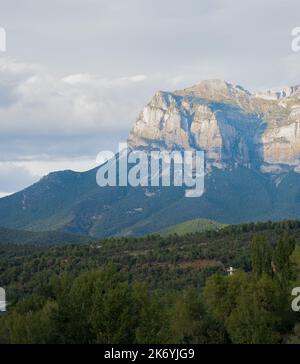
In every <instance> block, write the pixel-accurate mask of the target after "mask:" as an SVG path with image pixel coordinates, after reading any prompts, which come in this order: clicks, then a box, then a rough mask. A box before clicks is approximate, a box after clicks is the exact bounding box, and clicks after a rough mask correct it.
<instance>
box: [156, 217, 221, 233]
mask: <svg viewBox="0 0 300 364" xmlns="http://www.w3.org/2000/svg"><path fill="white" fill-rule="evenodd" d="M225 226H226V225H224V224H220V223H218V222H216V221H213V220H208V219H194V220H188V221H185V222H182V223H181V224H177V225H173V226H169V227H167V228H165V229H163V230H161V231H159V234H160V235H162V236H168V235H171V234H177V235H185V234H193V233H199V232H203V231H210V230H214V231H216V230H219V229H222V228H223V227H225Z"/></svg>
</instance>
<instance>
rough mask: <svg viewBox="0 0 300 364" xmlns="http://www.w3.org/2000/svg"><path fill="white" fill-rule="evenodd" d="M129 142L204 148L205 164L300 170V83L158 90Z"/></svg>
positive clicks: (208, 84)
mask: <svg viewBox="0 0 300 364" xmlns="http://www.w3.org/2000/svg"><path fill="white" fill-rule="evenodd" d="M128 142H129V144H130V145H131V147H134V148H159V149H184V150H187V149H189V150H194V149H196V150H204V151H205V153H206V161H207V166H208V167H210V166H215V167H217V168H227V167H229V166H232V165H240V166H246V167H250V168H259V169H260V170H261V171H262V172H264V173H278V172H280V171H282V170H286V169H289V170H294V171H296V172H299V171H300V158H299V157H300V87H299V86H295V87H286V88H284V89H283V90H281V91H272V90H271V91H266V92H258V93H256V94H251V93H250V92H249V91H247V90H245V89H244V88H243V87H241V86H238V85H232V84H229V83H227V82H224V81H220V80H210V81H203V82H201V83H200V84H198V85H195V86H193V87H190V88H187V89H184V90H179V91H175V92H157V93H156V94H155V96H154V97H153V99H152V100H151V101H150V102H149V104H148V105H146V107H145V108H144V110H143V111H142V112H141V113H140V115H139V117H138V119H137V121H136V123H135V125H134V127H133V130H132V131H131V133H130V135H129V138H128Z"/></svg>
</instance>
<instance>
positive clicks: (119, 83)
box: [0, 59, 147, 136]
mask: <svg viewBox="0 0 300 364" xmlns="http://www.w3.org/2000/svg"><path fill="white" fill-rule="evenodd" d="M146 80H147V76H145V75H134V76H131V77H121V78H116V79H106V78H101V77H99V76H96V75H91V74H73V75H68V76H65V77H57V76H55V75H53V74H51V73H50V72H49V71H48V70H46V69H44V68H42V67H41V66H38V65H25V64H22V63H18V62H16V61H14V60H10V59H2V60H1V62H0V83H1V86H2V89H1V93H2V97H1V100H2V102H0V129H1V132H2V135H3V133H4V134H5V133H6V134H11V133H15V134H22V135H37V136H38V135H57V134H58V135H66V136H67V135H78V134H79V135H80V134H89V133H95V132H98V133H102V132H112V131H116V130H119V131H120V130H124V129H126V130H127V129H129V126H130V125H132V123H133V118H134V117H135V116H134V115H136V113H137V110H138V108H140V102H139V100H140V99H141V97H133V98H130V95H134V94H135V93H136V94H137V95H141V93H140V92H138V89H139V88H141V87H142V86H141V85H140V84H141V83H143V82H144V81H146ZM5 92H6V93H5ZM5 100H7V101H6V102H5Z"/></svg>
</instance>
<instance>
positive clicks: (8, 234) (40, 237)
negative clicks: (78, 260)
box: [0, 227, 94, 246]
mask: <svg viewBox="0 0 300 364" xmlns="http://www.w3.org/2000/svg"><path fill="white" fill-rule="evenodd" d="M91 241H94V239H93V238H91V237H90V236H83V235H75V234H69V233H64V232H59V231H41V232H33V231H22V230H13V229H7V228H1V227H0V246H1V245H6V244H16V245H25V244H28V245H39V246H47V245H64V244H82V243H87V242H91Z"/></svg>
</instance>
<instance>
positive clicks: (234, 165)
mask: <svg viewBox="0 0 300 364" xmlns="http://www.w3.org/2000/svg"><path fill="white" fill-rule="evenodd" d="M299 123H300V88H299V86H293V87H285V88H284V89H282V90H279V91H272V90H270V91H264V92H257V93H251V92H249V91H247V90H245V89H244V88H243V87H241V86H238V85H232V84H229V83H227V82H224V81H220V80H210V81H203V82H201V83H200V84H198V85H196V86H193V87H191V88H187V89H184V90H179V91H174V92H158V93H156V94H155V95H154V97H153V98H152V100H150V102H149V103H148V104H147V105H146V106H145V108H144V109H143V111H142V112H141V114H140V115H139V116H138V118H137V120H136V122H135V124H134V126H133V129H132V131H131V132H130V135H129V137H128V143H129V145H130V147H131V148H138V149H145V150H149V149H151V148H159V149H166V150H204V151H205V161H206V171H205V193H204V194H203V195H202V196H201V197H200V198H186V197H185V193H184V192H185V188H183V187H169V188H166V187H151V188H150V187H147V188H146V187H137V188H133V187H105V188H103V187H99V186H98V185H97V184H96V173H97V169H93V170H90V171H87V172H84V173H76V172H72V171H63V172H57V173H51V174H49V175H48V176H46V177H44V178H42V179H41V180H40V181H39V182H37V183H36V184H34V185H32V186H30V187H29V188H27V189H25V190H23V191H21V192H18V193H16V194H14V195H11V196H8V197H5V198H2V199H0V226H4V227H9V228H13V229H25V230H31V231H41V230H57V231H64V232H69V233H77V234H78V233H79V234H83V235H91V236H97V237H100V236H101V237H102V236H111V235H142V234H146V233H152V232H156V231H160V230H162V229H164V228H166V227H168V226H171V225H175V224H178V223H181V222H184V221H187V220H191V219H198V218H201V219H202V218H205V219H212V220H215V221H218V222H220V223H230V224H232V223H241V222H249V221H258V220H280V219H293V218H300V203H299V202H300V174H299V172H300V164H299V163H300V162H299V156H300V135H299V133H300V131H299V130H300V129H299Z"/></svg>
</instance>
